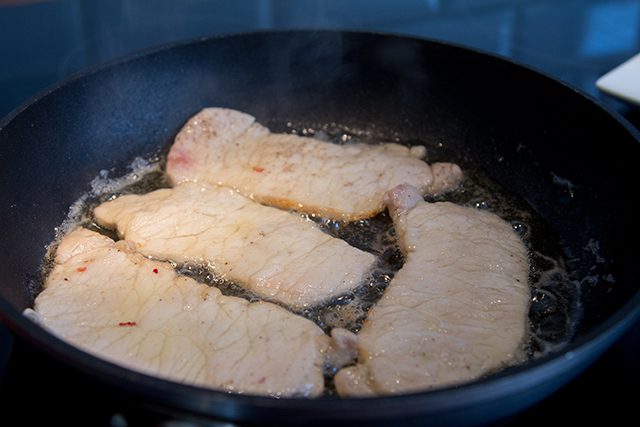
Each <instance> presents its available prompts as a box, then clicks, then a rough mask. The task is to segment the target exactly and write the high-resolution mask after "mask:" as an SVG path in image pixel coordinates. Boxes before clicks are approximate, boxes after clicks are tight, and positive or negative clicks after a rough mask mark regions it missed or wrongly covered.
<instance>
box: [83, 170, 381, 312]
mask: <svg viewBox="0 0 640 427" xmlns="http://www.w3.org/2000/svg"><path fill="white" fill-rule="evenodd" d="M94 215H95V218H96V220H97V221H98V223H99V224H101V225H103V226H106V227H110V228H117V229H118V233H119V234H120V236H121V237H124V238H126V239H128V240H132V241H134V242H136V245H137V247H138V250H139V251H140V252H141V253H143V254H145V255H148V256H152V257H154V258H158V259H170V260H173V261H175V262H178V263H184V262H196V263H206V264H209V265H210V266H211V267H212V268H213V270H214V272H215V273H216V274H217V275H218V276H220V277H224V278H226V279H229V280H231V281H234V282H236V283H238V284H239V285H241V286H243V287H245V288H247V289H249V290H251V291H252V292H254V293H256V294H257V295H260V296H262V297H265V298H267V299H270V300H273V301H278V302H281V303H284V304H286V305H288V306H291V307H295V308H300V307H307V306H311V305H315V304H318V303H320V302H323V301H326V300H328V299H330V298H332V297H335V296H338V295H340V294H343V293H346V292H348V291H350V290H351V289H353V288H355V287H356V286H358V285H359V284H360V283H361V282H362V281H363V280H364V279H365V277H366V276H367V274H368V273H369V271H370V270H371V267H372V266H373V264H374V262H375V257H374V256H373V255H371V254H369V253H367V252H364V251H361V250H359V249H357V248H354V247H352V246H349V245H348V244H347V243H346V242H344V241H343V240H340V239H336V238H334V237H331V236H329V235H328V234H326V233H324V232H323V231H321V230H320V229H319V227H318V226H317V225H316V224H315V223H314V222H313V221H311V220H309V219H306V218H303V217H302V216H301V215H299V214H295V213H290V212H285V211H282V210H279V209H275V208H272V207H268V206H262V205H260V204H258V203H255V202H253V201H252V200H249V199H247V198H246V197H244V196H242V195H240V194H238V193H237V192H235V191H234V190H232V189H229V188H224V187H217V186H210V185H207V184H198V183H189V182H187V183H184V184H181V185H179V186H177V187H175V188H172V189H161V190H157V191H154V192H151V193H148V194H145V195H126V196H121V197H119V198H117V199H115V200H112V201H109V202H105V203H103V204H101V205H100V206H98V207H97V208H96V209H95V210H94Z"/></svg>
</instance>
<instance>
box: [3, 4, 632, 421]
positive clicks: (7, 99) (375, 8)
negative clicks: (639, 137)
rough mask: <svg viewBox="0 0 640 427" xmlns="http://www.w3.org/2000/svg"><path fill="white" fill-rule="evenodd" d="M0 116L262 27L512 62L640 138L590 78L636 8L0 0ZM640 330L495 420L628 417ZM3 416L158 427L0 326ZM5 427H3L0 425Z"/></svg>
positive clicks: (624, 111) (625, 48) (625, 112)
mask: <svg viewBox="0 0 640 427" xmlns="http://www.w3.org/2000/svg"><path fill="white" fill-rule="evenodd" d="M3 4H4V5H5V6H0V57H2V58H4V60H3V61H2V62H1V63H0V117H1V116H4V115H6V114H8V113H9V112H10V111H11V110H13V109H14V108H16V107H17V106H18V105H20V104H21V103H23V102H25V100H27V99H28V98H30V97H31V96H33V95H34V94H36V93H37V92H39V91H41V90H43V89H44V88H45V87H47V86H50V85H52V84H54V83H55V82H57V81H60V80H62V79H64V78H66V77H67V76H68V75H70V74H72V73H74V72H75V71H77V70H80V69H82V68H85V67H87V66H91V65H94V64H97V63H101V62H104V61H107V60H110V59H112V58H115V57H119V56H122V55H124V54H127V53H130V52H133V51H136V50H139V49H142V48H146V47H150V46H156V45H159V44H163V43H167V42H173V41H178V40H187V39H192V38H196V37H200V36H206V35H213V34H227V33H235V32H241V31H242V32H243V31H250V30H256V29H283V28H323V29H328V28H329V29H330V28H339V29H360V30H376V31H384V32H392V33H400V34H409V35H415V36H419V37H427V38H431V39H436V40H443V41H449V42H455V43H458V44H461V45H464V46H470V47H474V48H478V49H481V50H484V51H487V52H492V53H496V54H499V55H501V56H505V57H508V58H512V59H514V60H515V61H517V62H521V63H524V64H526V65H529V66H532V67H534V68H536V69H538V70H541V71H543V72H545V73H547V74H549V75H551V76H553V77H555V78H558V79H560V80H563V81H565V82H567V83H568V84H570V85H572V86H574V87H576V88H578V89H579V90H581V91H583V92H585V93H586V94H588V95H589V96H591V97H593V98H595V99H596V100H598V101H599V102H601V103H602V104H603V105H605V106H606V107H608V108H609V109H610V110H612V111H614V112H617V113H618V114H621V115H622V116H623V117H625V118H626V119H627V120H629V122H630V123H632V124H633V125H634V126H635V127H636V128H638V129H640V109H638V108H637V107H632V106H628V105H625V104H623V103H621V102H618V101H617V100H614V99H612V98H609V97H607V96H605V95H603V94H602V93H600V92H598V90H597V89H596V87H595V81H596V79H597V78H598V77H600V76H601V75H602V74H604V73H605V72H607V71H609V70H610V69H612V68H613V67H614V66H616V65H618V64H619V63H621V62H623V61H624V60H626V59H627V58H629V57H631V56H632V55H633V54H635V53H637V52H638V51H640V0H617V1H612V0H564V1H558V0H402V1H388V0H369V1H367V2H362V1H356V0H345V1H340V0H324V1H314V0H235V1H233V2H222V1H209V2H204V1H201V0H183V1H181V2H175V1H171V0H155V1H153V2H148V1H127V0H111V1H108V2H100V1H86V0H85V1H81V0H74V1H72V0H66V1H40V2H33V1H20V0H13V1H8V2H0V5H3ZM639 354H640V323H638V324H636V325H635V326H633V327H632V328H631V330H630V331H628V332H627V334H626V335H624V336H623V338H622V339H620V340H619V341H618V342H617V343H616V344H615V345H614V346H613V347H611V348H610V350H609V351H607V352H606V353H605V354H604V355H603V357H601V358H600V359H599V360H598V361H596V362H595V364H594V365H592V366H591V367H589V368H588V369H587V370H586V371H585V372H584V373H583V374H582V375H580V376H579V377H578V378H577V379H575V380H574V381H572V382H571V383H570V384H568V385H567V386H565V387H564V388H562V389H561V390H559V391H558V392H556V393H554V394H553V395H551V396H549V397H548V398H547V399H545V400H544V401H542V402H541V403H539V404H537V405H535V406H533V407H532V408H530V409H528V410H526V411H524V412H523V413H521V414H519V415H517V416H515V417H513V418H512V419H509V420H505V421H504V422H502V423H500V425H506V426H511V425H514V426H520V425H529V424H537V425H540V424H542V423H549V422H555V421H559V420H560V419H561V420H563V421H567V420H568V421H570V422H572V423H584V422H587V421H591V422H593V421H598V420H606V421H607V422H608V423H609V424H611V425H615V424H616V422H619V423H622V420H626V419H631V420H632V419H634V418H635V413H636V410H635V409H636V408H635V404H636V402H635V401H636V400H637V399H634V396H637V389H638V384H640V367H639V363H638V362H640V357H639V356H638V355H639ZM0 408H1V409H2V412H0V414H1V415H2V417H3V418H2V419H10V418H11V416H17V417H19V418H18V419H19V420H20V422H19V423H18V424H20V425H31V424H45V423H46V424H54V423H59V422H62V423H64V424H67V425H69V424H83V425H114V426H120V425H150V424H151V425H154V424H157V423H159V422H161V421H163V420H162V418H161V417H159V416H156V415H150V414H149V412H146V411H144V410H142V409H141V408H140V407H136V406H134V405H131V404H130V403H129V402H127V401H126V399H123V398H121V397H120V396H119V395H118V394H117V393H116V392H114V391H112V390H109V389H105V388H103V387H100V386H98V385H96V384H95V383H93V382H91V381H89V380H87V379H86V378H84V377H82V376H80V375H78V374H76V373H75V372H74V371H73V370H72V369H70V368H68V367H66V366H63V365H61V364H59V363H57V362H54V361H52V360H50V359H49V358H47V357H45V356H43V355H41V354H40V353H38V352H37V351H36V350H34V349H33V348H31V347H30V346H29V345H28V344H26V343H24V342H22V341H20V340H18V339H16V338H15V337H14V336H13V335H12V334H11V333H10V332H8V331H7V330H6V328H4V327H3V326H2V325H1V324H0ZM3 424H4V423H3Z"/></svg>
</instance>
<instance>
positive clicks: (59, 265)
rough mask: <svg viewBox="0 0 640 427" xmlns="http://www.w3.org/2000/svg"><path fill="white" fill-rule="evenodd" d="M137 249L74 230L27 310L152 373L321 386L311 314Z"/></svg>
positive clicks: (214, 383)
mask: <svg viewBox="0 0 640 427" xmlns="http://www.w3.org/2000/svg"><path fill="white" fill-rule="evenodd" d="M134 248H135V245H134V244H133V243H132V242H128V241H119V242H117V243H116V242H114V241H113V240H111V239H109V238H107V237H105V236H102V235H100V234H97V233H95V232H92V231H89V230H86V229H82V228H80V229H77V230H75V231H73V232H71V233H70V234H68V235H67V236H66V237H65V238H64V239H63V240H62V242H61V243H60V246H59V247H58V250H57V256H56V264H55V266H54V268H53V271H52V272H51V274H50V275H49V276H48V278H47V280H46V283H45V289H44V290H43V291H42V292H41V293H40V295H39V296H38V297H37V298H36V302H35V312H36V314H35V315H34V314H33V312H32V313H31V316H32V317H35V318H37V319H38V320H39V321H40V322H41V323H42V324H43V325H44V326H45V327H46V328H48V329H49V330H51V331H52V332H53V333H54V334H56V335H58V336H59V337H60V338H62V339H64V340H66V341H68V342H70V343H71V344H74V345H76V346H78V347H80V348H81V349H83V350H85V351H87V352H89V353H93V354H95V355H97V356H99V357H102V358H104V359H107V360H109V361H111V362H114V363H116V364H119V365H122V366H125V367H128V368H131V369H134V370H138V371H141V372H143V373H147V374H150V375H156V376H159V377H163V378H166V379H170V380H174V381H178V382H184V383H189V384H194V385H199V386H204V387H211V388H216V389H224V390H227V391H230V392H236V393H250V394H260V395H271V396H316V395H318V394H320V393H322V391H323V387H324V382H323V366H324V358H325V356H324V353H326V350H327V348H328V345H329V338H328V337H327V336H326V335H325V334H324V333H323V332H322V330H321V329H320V328H318V326H316V325H315V324H314V323H313V322H311V321H309V320H307V319H305V318H303V317H300V316H297V315H295V314H293V313H290V312H288V311H287V310H285V309H283V308H281V307H278V306H277V305H274V304H271V303H267V302H255V303H249V302H247V301H246V300H244V299H242V298H237V297H227V296H223V295H222V294H221V293H220V291H219V290H218V289H216V288H212V287H209V286H206V285H204V284H200V283H198V282H196V281H194V280H193V279H191V278H187V277H183V276H179V275H177V274H176V273H175V271H174V269H173V268H172V267H171V265H170V264H169V263H162V262H157V261H152V260H149V259H148V258H146V257H144V256H142V255H140V254H138V253H135V252H133V251H134Z"/></svg>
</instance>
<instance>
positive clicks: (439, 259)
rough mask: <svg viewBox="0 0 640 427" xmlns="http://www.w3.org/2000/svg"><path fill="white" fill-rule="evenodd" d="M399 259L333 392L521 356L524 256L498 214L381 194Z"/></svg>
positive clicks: (406, 388)
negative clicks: (353, 361)
mask: <svg viewBox="0 0 640 427" xmlns="http://www.w3.org/2000/svg"><path fill="white" fill-rule="evenodd" d="M388 204H389V210H390V213H391V216H392V218H393V221H394V224H395V227H396V229H397V232H398V238H399V242H400V245H401V248H402V250H403V252H404V254H405V256H406V262H405V264H404V266H403V267H402V268H401V269H400V270H399V271H398V273H397V274H396V275H395V277H394V278H393V279H392V281H391V283H390V284H389V286H388V288H387V289H386V290H385V293H384V294H383V296H382V298H381V300H380V301H379V302H378V303H377V304H376V305H375V306H374V307H373V308H372V309H371V310H370V311H369V313H368V316H367V319H366V320H365V322H364V325H363V327H362V329H361V331H360V332H359V333H358V336H357V340H358V360H359V362H358V364H356V365H355V366H351V367H347V368H344V369H342V370H341V371H339V372H338V374H337V375H336V377H335V384H336V388H337V391H338V393H339V394H340V395H342V396H358V395H381V394H395V393H407V392H413V391H419V390H425V389H430V388H434V387H442V386H448V385H454V384H459V383H462V382H465V381H470V380H473V379H477V378H478V377H480V376H482V375H484V374H486V373H488V372H491V371H492V370H495V369H497V368H499V367H502V366H505V365H507V364H511V363H515V362H516V361H519V360H521V358H522V357H523V350H522V347H523V345H524V340H525V337H526V335H527V324H528V310H529V301H530V296H529V287H528V272H529V267H528V257H527V250H526V247H525V246H524V244H523V243H522V241H521V240H520V238H519V237H518V236H517V234H516V233H515V232H514V231H513V229H512V227H511V226H510V225H509V224H508V223H507V222H505V221H503V220H502V219H500V218H499V217H498V216H496V215H494V214H492V213H489V212H486V211H479V210H476V209H472V208H466V207H462V206H457V205H454V204H452V203H446V202H445V203H426V202H424V201H423V200H422V196H421V194H420V193H419V191H417V190H416V189H415V188H413V187H411V186H406V185H405V186H400V187H398V188H396V189H394V190H393V191H391V192H390V193H389V198H388Z"/></svg>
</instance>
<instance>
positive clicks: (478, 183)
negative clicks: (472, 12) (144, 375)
mask: <svg viewBox="0 0 640 427" xmlns="http://www.w3.org/2000/svg"><path fill="white" fill-rule="evenodd" d="M287 127H289V130H290V131H291V132H293V133H298V134H301V135H305V136H315V137H317V138H319V139H323V140H326V141H330V142H333V143H338V144H348V143H350V142H352V141H356V140H357V141H359V142H372V141H374V140H375V135H373V134H372V133H371V132H366V131H360V130H357V129H349V128H345V127H340V126H337V125H335V124H330V125H325V126H314V127H313V128H304V127H294V126H292V125H291V124H287ZM394 142H399V141H398V140H395V141H394ZM407 144H408V145H411V144H415V141H412V142H410V143H407ZM429 148H430V147H428V146H427V149H429ZM448 160H449V161H456V159H448ZM164 164H165V158H164V157H163V156H154V157H153V158H152V159H150V160H148V161H144V160H141V159H136V161H134V162H133V164H132V165H131V167H130V169H131V171H130V172H129V173H128V174H126V175H124V176H122V177H118V178H116V179H112V178H109V176H108V175H109V174H108V173H107V172H102V173H101V174H100V176H99V177H97V178H96V179H95V180H94V181H93V182H92V183H91V187H92V190H91V191H90V192H89V193H87V194H86V195H85V196H83V197H82V198H81V199H80V200H78V201H77V202H76V203H75V205H74V206H73V208H72V209H71V210H70V215H69V218H67V220H66V221H65V222H64V223H63V224H62V225H61V226H60V227H59V233H58V234H59V235H58V239H57V240H59V238H60V237H62V235H64V234H65V233H66V232H67V231H69V230H71V229H73V228H74V227H75V226H77V225H83V226H85V227H88V228H91V229H93V230H96V231H99V232H101V233H103V234H106V235H108V236H109V237H111V238H114V239H117V238H118V236H117V235H116V233H115V232H113V231H112V230H105V229H103V228H101V227H99V226H98V225H97V224H96V223H95V222H94V221H93V220H92V211H93V208H94V207H95V206H97V204H99V203H102V202H104V201H106V200H109V199H112V198H114V197H117V196H119V195H121V194H130V193H135V194H142V193H147V192H150V191H153V190H155V189H158V188H164V187H168V183H167V181H166V178H165V175H164V173H163V172H162V170H163V168H164ZM461 166H462V167H463V170H464V172H465V179H464V182H463V183H462V185H461V186H460V188H458V189H457V190H455V191H453V192H450V193H448V194H445V195H443V196H439V197H435V198H429V199H428V201H431V202H436V201H450V202H453V203H457V204H460V205H464V206H468V207H471V208H475V209H486V210H489V211H492V212H494V213H495V214H497V215H499V216H500V217H501V218H503V219H504V220H506V221H508V222H510V223H511V224H512V226H513V229H514V232H516V233H518V234H519V235H520V236H521V238H522V239H523V241H524V242H525V243H526V245H527V246H528V248H529V260H530V274H529V284H530V288H531V307H530V312H529V320H530V328H529V329H530V337H529V340H528V342H527V343H526V350H527V352H528V354H529V356H530V357H536V356H538V355H542V354H545V353H547V352H549V351H551V350H553V349H555V348H558V347H559V346H561V345H562V344H564V343H566V342H568V341H569V340H570V339H571V337H572V335H573V333H574V330H575V328H576V324H577V320H578V319H579V316H580V310H579V307H580V304H579V287H578V285H577V283H578V282H577V281H576V280H574V279H573V278H572V275H571V273H570V272H569V271H568V270H567V268H566V266H565V263H564V261H563V253H562V250H561V248H560V245H559V244H558V243H557V238H556V237H555V236H554V232H553V230H552V229H551V227H550V226H549V225H548V224H546V223H545V222H544V220H543V219H542V218H540V217H539V216H538V215H537V214H536V213H535V212H533V211H532V210H531V209H530V208H529V207H528V205H527V204H526V203H525V202H524V201H523V200H521V199H519V198H518V197H517V196H515V195H513V194H510V193H509V192H507V191H506V190H504V189H503V188H502V187H500V186H499V185H497V184H496V183H494V182H492V181H491V180H490V179H488V178H487V177H486V176H485V175H484V174H483V173H481V172H479V171H475V170H474V169H473V168H472V167H468V166H466V165H464V164H462V165H461ZM309 219H311V220H313V221H315V222H316V223H317V224H318V225H319V226H320V228H321V229H323V230H324V231H325V232H327V233H328V234H330V235H332V236H334V237H337V238H341V239H344V240H345V241H347V242H348V243H349V244H351V245H352V246H355V247H357V248H359V249H362V250H365V251H368V252H370V253H373V254H375V255H376V256H377V257H378V262H377V264H376V266H375V268H374V269H373V271H372V272H371V273H370V275H369V276H368V278H367V280H365V281H364V283H363V284H361V286H359V287H358V288H357V289H355V290H354V291H353V292H351V293H348V294H345V295H340V296H338V297H336V298H334V299H332V300H331V301H329V302H327V303H326V304H324V305H321V306H316V307H310V308H307V309H304V310H302V311H300V312H299V314H301V315H303V316H305V317H307V318H309V319H311V320H313V321H314V322H315V323H317V324H318V325H319V326H320V327H321V328H322V329H323V330H325V331H326V332H329V331H330V330H331V329H332V328H335V327H342V328H346V329H349V330H351V331H353V332H358V331H359V329H360V328H361V326H362V323H363V321H364V320H365V319H366V315H367V312H368V310H369V309H370V308H371V307H372V306H373V305H374V304H375V303H376V302H377V301H378V300H379V299H380V297H381V296H382V294H383V293H384V290H385V288H386V287H387V286H388V285H389V283H390V282H391V280H392V279H393V276H394V274H395V273H396V272H397V271H398V270H399V269H400V268H401V267H402V264H403V262H404V257H403V254H402V252H401V251H400V249H399V247H398V244H397V238H396V234H395V230H394V227H393V223H392V221H391V219H390V217H389V215H388V214H387V213H386V212H384V213H381V214H379V215H377V216H375V217H373V218H370V219H366V220H359V221H354V222H349V223H344V222H340V221H334V220H329V219H326V218H320V217H314V216H309ZM55 246H56V244H55V242H54V244H52V245H51V248H50V251H49V255H51V254H52V252H53V250H54V249H55ZM49 258H51V256H49ZM50 265H51V260H50V259H49V262H47V263H45V268H44V269H43V277H44V276H45V275H46V273H47V272H48V271H49V269H50ZM174 265H175V267H176V270H177V271H178V272H179V273H180V274H183V275H187V276H190V277H192V278H194V279H196V280H198V281H200V282H203V283H206V284H208V285H210V286H215V287H217V288H219V289H220V290H221V292H222V293H223V294H225V295H233V296H238V297H242V298H245V299H247V300H249V301H257V300H259V299H260V298H259V297H257V296H256V295H255V294H253V293H251V292H250V291H247V290H245V289H244V288H242V287H241V286H239V285H237V284H235V283H232V282H229V281H227V280H225V279H224V278H220V277H217V276H215V275H214V274H213V273H212V269H211V268H209V266H207V265H201V264H197V263H187V264H182V265H177V264H175V263H174ZM36 291H37V290H36ZM332 373H333V372H332V371H328V374H327V384H328V391H327V393H328V394H332V393H333V390H332V387H331V384H332V378H331V375H332Z"/></svg>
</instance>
